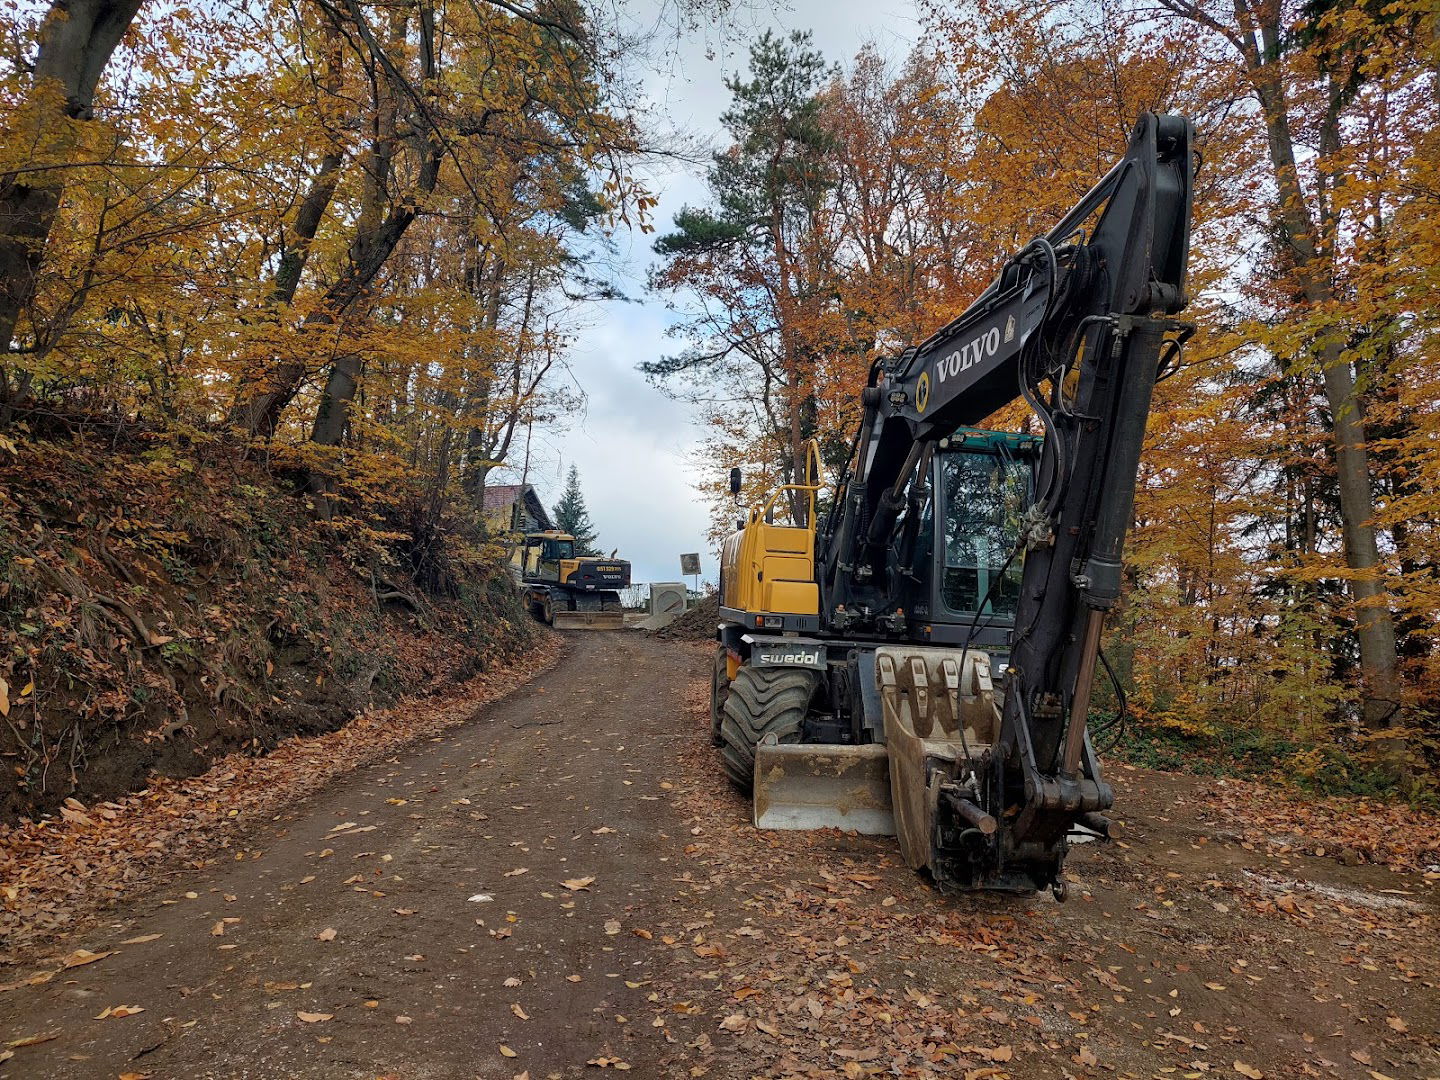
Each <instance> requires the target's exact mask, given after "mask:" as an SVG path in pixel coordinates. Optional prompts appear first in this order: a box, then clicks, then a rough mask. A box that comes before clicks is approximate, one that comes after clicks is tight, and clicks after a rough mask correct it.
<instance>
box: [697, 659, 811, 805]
mask: <svg viewBox="0 0 1440 1080" xmlns="http://www.w3.org/2000/svg"><path fill="white" fill-rule="evenodd" d="M818 686H819V679H818V678H817V677H816V675H815V673H814V672H813V671H807V670H805V669H803V668H752V667H742V668H741V669H740V670H739V671H738V672H736V673H735V678H734V680H733V681H732V682H731V683H730V692H729V693H728V694H727V695H726V696H725V709H724V716H723V718H722V719H721V721H720V738H721V740H722V741H723V745H722V746H721V748H720V756H721V758H722V760H723V761H724V763H725V775H726V776H728V777H729V778H730V781H731V783H733V784H734V785H735V786H736V787H738V788H739V789H740V790H741V791H743V792H749V791H750V790H751V788H752V787H753V785H754V782H755V747H756V746H758V745H759V744H760V740H761V739H763V738H764V737H765V736H766V735H769V734H771V733H773V734H774V735H775V739H776V741H777V742H782V743H793V742H799V741H800V725H801V723H802V722H803V721H804V719H805V714H806V713H807V712H808V711H809V709H810V701H811V699H812V698H814V696H815V690H816V688H817V687H818Z"/></svg>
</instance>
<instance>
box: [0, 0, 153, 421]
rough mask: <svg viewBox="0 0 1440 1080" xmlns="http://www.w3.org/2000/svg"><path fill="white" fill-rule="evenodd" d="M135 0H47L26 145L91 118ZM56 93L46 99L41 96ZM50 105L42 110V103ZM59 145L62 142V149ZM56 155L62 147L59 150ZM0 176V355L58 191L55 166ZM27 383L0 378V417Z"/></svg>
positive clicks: (35, 266)
mask: <svg viewBox="0 0 1440 1080" xmlns="http://www.w3.org/2000/svg"><path fill="white" fill-rule="evenodd" d="M142 3H143V0H53V2H52V3H51V5H50V10H49V12H48V13H47V14H46V16H45V20H44V22H43V23H42V24H41V26H40V36H39V48H38V51H37V52H36V57H35V73H34V78H33V80H32V82H31V89H30V95H29V98H30V100H29V101H28V102H27V103H26V104H28V105H31V106H34V107H35V108H34V110H33V113H32V115H33V118H34V119H33V123H34V124H35V125H36V128H37V129H38V130H33V131H30V132H15V133H12V138H19V139H23V140H25V141H27V142H31V143H34V144H37V145H38V144H44V143H49V142H53V141H54V135H55V133H56V132H57V131H58V130H61V129H63V127H64V126H65V125H67V124H69V123H70V122H72V121H76V120H89V119H91V109H92V107H93V105H94V102H95V89H96V87H97V86H98V85H99V83H100V76H101V74H102V73H103V72H104V70H105V66H106V65H107V64H108V63H109V62H110V57H111V56H112V55H113V54H114V52H115V48H116V46H118V45H119V44H120V38H121V37H122V36H123V35H124V33H125V31H126V30H127V29H128V28H129V26H130V24H131V23H132V22H134V20H135V16H136V14H137V13H138V12H139V10H140V6H141V4H142ZM57 90H58V91H59V95H58V97H57V98H56V99H55V100H54V101H53V102H52V101H49V100H47V97H48V96H49V95H51V94H54V93H55V92H56V91H57ZM46 106H50V107H48V108H47V107H46ZM63 145H64V143H63V140H62V146H63ZM62 154H63V151H62ZM37 175H39V176H42V177H44V179H43V180H39V181H36V182H35V183H34V184H33V185H32V184H31V183H29V182H27V181H26V180H25V178H24V177H25V173H23V172H20V171H17V172H12V173H8V174H5V175H3V176H0V355H3V354H4V353H8V352H10V351H11V350H12V349H13V347H14V338H15V329H16V327H17V325H18V324H19V322H20V318H21V316H22V315H23V314H24V313H25V311H26V309H27V308H29V306H30V304H31V302H32V301H33V300H34V297H35V286H36V282H37V279H38V277H39V273H40V265H41V263H42V261H43V260H44V257H45V245H46V242H47V241H48V240H49V237H50V229H51V226H52V225H54V223H55V214H56V211H57V210H58V209H59V207H60V197H61V195H62V194H63V190H64V187H63V185H64V180H63V176H64V173H63V171H51V172H46V173H40V174H37ZM29 385H30V379H29V377H28V376H27V375H26V374H25V373H24V372H20V373H19V374H18V376H17V383H16V388H15V390H14V391H12V390H11V387H10V380H9V377H8V372H7V376H6V378H5V380H4V381H3V383H0V397H3V400H0V409H3V411H4V414H5V415H0V422H3V421H4V420H5V419H7V418H8V413H9V411H10V407H11V406H12V405H13V404H14V401H15V400H18V397H20V396H23V394H24V392H25V391H27V390H28V388H29Z"/></svg>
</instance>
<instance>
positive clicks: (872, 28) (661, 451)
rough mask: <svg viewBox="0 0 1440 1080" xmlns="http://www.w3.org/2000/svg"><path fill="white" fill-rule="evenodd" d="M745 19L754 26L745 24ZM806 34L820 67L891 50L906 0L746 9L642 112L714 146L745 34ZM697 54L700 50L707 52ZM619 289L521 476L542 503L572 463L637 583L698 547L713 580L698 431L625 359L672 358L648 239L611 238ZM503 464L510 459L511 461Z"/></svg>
mask: <svg viewBox="0 0 1440 1080" xmlns="http://www.w3.org/2000/svg"><path fill="white" fill-rule="evenodd" d="M749 23H753V24H754V33H753V34H752V33H750V32H748V24H749ZM766 26H770V27H773V28H774V29H776V30H777V31H785V32H789V31H790V30H810V31H812V32H813V34H814V39H815V45H816V47H817V48H819V50H820V51H821V52H822V53H824V55H825V57H826V58H827V59H828V60H830V61H832V62H847V61H848V60H849V59H851V58H852V57H853V56H854V55H855V53H856V52H858V51H859V49H860V47H861V46H862V45H864V44H865V43H866V42H871V41H873V42H875V43H876V44H877V45H878V46H879V47H880V48H881V50H882V51H883V52H885V53H886V54H889V55H894V56H901V55H903V54H904V53H906V52H907V51H908V50H909V48H910V46H911V45H912V44H913V43H914V41H915V38H916V34H917V29H918V28H917V20H916V14H915V9H914V7H913V5H912V4H911V3H910V2H909V0H868V2H867V0H796V2H795V3H793V4H790V5H786V6H785V7H775V8H765V7H761V6H760V5H757V6H756V8H755V10H754V12H753V13H752V14H751V16H750V17H749V18H748V19H747V32H745V33H744V34H743V35H729V36H730V37H731V38H733V40H728V41H727V40H721V39H720V38H719V37H717V36H709V39H708V40H702V39H698V38H697V39H695V40H691V41H685V42H682V43H681V45H680V48H679V55H678V56H676V57H674V58H673V59H672V60H670V61H668V62H666V63H665V65H664V66H665V68H666V70H667V74H652V75H650V76H649V77H647V78H646V80H645V85H646V88H647V97H648V98H649V100H650V102H651V103H652V106H653V107H654V109H655V110H656V111H657V112H658V113H659V114H660V115H662V116H664V117H666V118H668V121H669V123H670V124H671V125H672V126H674V127H676V128H679V129H687V130H689V131H691V132H693V133H694V134H695V135H697V136H698V137H699V138H701V139H702V140H704V141H706V142H708V143H710V144H711V145H712V146H713V147H714V148H719V147H720V146H721V145H723V143H724V138H723V131H722V129H721V126H720V114H721V113H722V112H723V111H724V110H725V108H726V106H727V105H728V104H729V92H728V91H727V90H726V89H725V86H724V82H723V80H724V78H725V77H726V76H727V75H731V74H734V73H735V72H736V71H740V70H743V69H744V67H745V64H746V59H747V56H746V48H747V43H748V40H749V39H750V38H752V37H753V36H754V35H755V34H758V33H759V32H760V30H762V29H763V28H764V27H766ZM707 53H709V54H710V55H707ZM702 172H703V170H702V169H700V168H696V169H694V170H677V171H676V172H674V173H672V174H670V175H658V176H656V177H655V179H654V182H655V185H656V188H657V192H656V193H657V195H658V197H659V200H660V205H659V208H658V210H657V211H656V212H655V224H656V227H657V231H658V232H665V231H668V229H669V227H670V225H671V222H672V219H673V217H674V215H675V212H676V211H677V210H679V209H680V208H681V207H682V206H684V205H685V204H686V203H689V204H691V205H699V204H702V203H704V201H705V185H704V178H703V175H702ZM616 240H617V243H618V244H619V247H620V252H621V255H622V274H623V280H622V283H621V284H622V288H623V289H624V291H625V293H626V294H627V295H628V296H629V297H631V298H632V299H633V300H634V301H636V302H623V301H615V302H612V303H608V304H606V305H604V306H601V307H598V308H596V309H595V310H594V311H592V312H590V313H589V314H588V317H587V324H588V325H587V328H586V329H585V330H583V331H582V332H581V335H580V341H579V342H578V344H577V345H576V347H575V348H574V350H573V351H572V353H571V356H570V366H571V369H572V371H573V374H574V378H575V381H576V383H578V385H579V388H580V389H581V390H583V391H584V393H585V395H586V398H587V399H588V401H587V405H586V410H585V414H584V415H583V416H581V417H577V418H576V419H575V420H574V422H572V423H571V424H570V426H569V428H568V430H565V431H563V432H561V433H560V434H558V435H556V434H553V433H550V434H541V433H539V432H538V431H537V432H536V434H535V437H534V445H533V447H532V453H531V467H530V473H529V477H528V478H529V480H530V482H531V483H533V484H534V485H535V486H536V488H537V489H538V491H539V493H540V497H541V499H542V500H543V501H544V502H545V504H546V506H552V505H554V503H555V501H556V499H557V498H558V496H559V492H560V488H561V487H562V485H563V483H564V476H563V471H564V470H566V469H568V468H569V466H570V463H571V462H574V463H575V464H576V465H578V466H579V467H580V475H581V481H582V487H583V489H584V492H585V500H586V504H587V506H588V508H589V510H590V516H591V518H592V520H593V521H594V522H595V525H596V530H597V532H598V534H599V538H600V543H601V544H602V545H603V546H604V548H605V549H606V550H607V551H608V550H609V549H610V548H614V547H618V548H619V549H620V555H621V556H622V557H625V558H629V559H630V560H631V562H632V563H633V564H634V569H633V576H634V580H635V581H637V582H648V581H677V580H680V555H681V553H682V552H688V551H698V552H700V553H701V558H702V559H703V565H704V568H705V577H706V578H707V579H708V580H709V581H711V582H713V581H714V580H715V576H716V567H715V558H714V553H713V552H711V551H710V550H709V549H708V546H707V544H706V541H705V538H704V537H705V531H706V526H707V520H706V515H705V512H704V510H703V509H702V508H701V507H700V506H699V505H698V504H697V503H696V500H695V492H694V487H693V479H694V476H695V472H694V467H693V466H694V463H695V459H696V447H697V445H698V443H699V441H700V438H701V433H700V431H699V429H698V428H697V427H696V426H695V424H694V423H693V416H692V414H691V411H690V409H689V408H688V407H687V406H685V405H683V404H681V403H679V402H675V401H671V400H670V399H668V398H666V397H665V396H664V395H663V394H661V393H660V392H659V391H658V390H656V389H655V388H653V387H652V386H650V385H649V384H648V383H647V382H646V380H645V378H644V376H642V375H641V374H640V373H639V372H638V371H637V370H636V365H637V364H639V363H640V362H642V361H644V360H653V359H656V358H658V357H660V356H662V355H666V354H673V353H674V352H675V351H676V348H677V346H676V342H675V341H674V340H673V339H671V338H667V337H666V336H665V331H666V328H667V327H669V326H670V325H671V324H672V323H673V322H675V321H676V319H675V316H674V315H673V314H672V313H671V312H670V311H669V310H667V309H666V307H665V304H664V302H663V300H662V299H661V298H660V297H656V296H651V295H648V294H647V293H646V291H645V271H646V268H647V267H648V266H649V265H650V263H651V261H652V259H653V257H654V256H653V254H652V252H651V247H650V246H651V244H652V243H653V235H652V236H644V235H641V234H640V233H638V232H637V233H634V234H633V235H631V234H625V233H622V234H620V235H618V236H617V237H616ZM514 464H515V466H516V467H517V475H518V466H519V465H520V459H519V458H516V459H515V460H514Z"/></svg>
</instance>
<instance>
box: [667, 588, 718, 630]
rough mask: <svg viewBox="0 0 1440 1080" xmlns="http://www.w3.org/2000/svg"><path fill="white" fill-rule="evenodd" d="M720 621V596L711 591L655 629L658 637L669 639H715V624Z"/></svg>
mask: <svg viewBox="0 0 1440 1080" xmlns="http://www.w3.org/2000/svg"><path fill="white" fill-rule="evenodd" d="M719 621H720V597H719V594H717V593H711V594H710V595H709V596H706V597H704V598H702V599H700V600H697V601H696V602H695V604H694V605H693V606H692V607H691V608H690V609H689V610H688V611H686V612H685V614H684V615H681V616H680V617H679V618H678V619H676V620H675V621H674V622H672V623H671V624H670V625H669V626H665V627H662V628H661V629H659V630H657V631H655V636H656V637H661V638H664V639H665V640H667V641H714V640H715V625H716V624H717V623H718V622H719Z"/></svg>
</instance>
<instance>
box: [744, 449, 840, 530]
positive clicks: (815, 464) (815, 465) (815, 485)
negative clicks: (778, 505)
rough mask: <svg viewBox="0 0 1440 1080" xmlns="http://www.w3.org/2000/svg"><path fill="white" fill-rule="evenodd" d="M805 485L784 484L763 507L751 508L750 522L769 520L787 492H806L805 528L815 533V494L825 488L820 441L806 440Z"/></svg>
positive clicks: (773, 492) (772, 493)
mask: <svg viewBox="0 0 1440 1080" xmlns="http://www.w3.org/2000/svg"><path fill="white" fill-rule="evenodd" d="M805 481H806V482H805V483H803V484H782V485H781V486H780V487H778V488H776V489H775V490H774V491H772V492H771V493H770V497H769V498H768V499H766V500H765V503H764V505H763V506H752V507H751V508H750V521H752V522H758V521H765V520H768V519H769V517H770V513H771V511H773V510H774V509H775V502H776V500H778V499H779V498H780V496H781V495H783V494H785V492H787V491H804V492H806V493H808V495H809V498H808V500H807V506H806V512H805V521H806V524H805V526H804V527H805V528H808V529H809V530H810V531H811V532H812V533H813V532H814V531H815V493H816V492H817V491H819V490H820V489H821V488H823V487H824V486H825V482H824V480H822V479H821V473H820V440H819V439H806V440H805Z"/></svg>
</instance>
